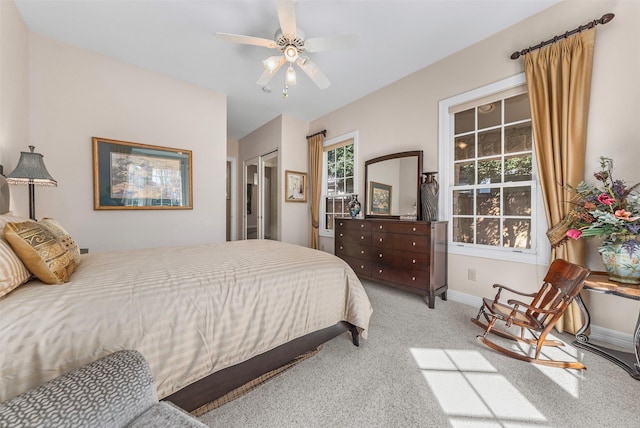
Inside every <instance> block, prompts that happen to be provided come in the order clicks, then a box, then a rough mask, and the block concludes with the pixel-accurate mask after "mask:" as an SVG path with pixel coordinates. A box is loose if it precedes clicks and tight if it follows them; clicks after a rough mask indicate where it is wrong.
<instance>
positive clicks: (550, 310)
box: [507, 299, 558, 314]
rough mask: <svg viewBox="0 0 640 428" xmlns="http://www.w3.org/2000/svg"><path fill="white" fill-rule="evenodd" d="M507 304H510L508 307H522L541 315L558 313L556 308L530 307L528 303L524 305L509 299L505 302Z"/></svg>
mask: <svg viewBox="0 0 640 428" xmlns="http://www.w3.org/2000/svg"><path fill="white" fill-rule="evenodd" d="M507 303H508V304H510V305H518V306H522V307H525V308H527V309H530V310H532V311H535V312H538V313H541V314H555V313H557V312H558V308H554V309H544V308H539V307H536V306H531V305H530V304H528V303H524V302H521V301H519V300H515V299H509V300H507Z"/></svg>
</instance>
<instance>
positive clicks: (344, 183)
mask: <svg viewBox="0 0 640 428" xmlns="http://www.w3.org/2000/svg"><path fill="white" fill-rule="evenodd" d="M357 140H358V137H357V132H352V133H349V134H346V135H343V136H340V137H337V138H332V139H330V140H327V141H325V142H324V153H323V159H322V161H323V167H322V183H323V186H322V196H321V201H322V202H321V206H320V235H322V236H329V237H332V236H333V223H334V220H335V218H340V217H346V216H348V215H349V202H350V201H351V195H352V194H353V193H355V189H357V188H358V186H357V182H356V177H357V173H356V165H357V162H356V146H357Z"/></svg>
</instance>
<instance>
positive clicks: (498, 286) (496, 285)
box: [493, 284, 536, 297]
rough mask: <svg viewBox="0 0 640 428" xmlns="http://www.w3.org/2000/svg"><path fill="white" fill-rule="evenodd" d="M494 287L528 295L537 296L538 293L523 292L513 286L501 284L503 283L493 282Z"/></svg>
mask: <svg viewBox="0 0 640 428" xmlns="http://www.w3.org/2000/svg"><path fill="white" fill-rule="evenodd" d="M493 288H500V289H502V290H507V291H510V292H512V293H515V294H519V295H521V296H527V297H535V296H536V293H523V292H522V291H518V290H514V289H513V288H509V287H507V286H506V285H501V284H493Z"/></svg>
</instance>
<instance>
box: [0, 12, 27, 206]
mask: <svg viewBox="0 0 640 428" xmlns="http://www.w3.org/2000/svg"><path fill="white" fill-rule="evenodd" d="M27 47H28V31H27V28H26V26H25V25H24V22H23V21H22V18H21V17H20V15H19V13H18V10H17V9H16V7H15V5H14V4H13V2H10V1H0V164H2V165H3V166H4V174H5V175H6V174H8V173H10V172H11V171H13V168H14V167H15V166H16V164H17V163H18V159H19V158H20V151H21V150H22V151H28V150H29V149H28V148H27V146H28V145H29V144H30V143H31V139H30V138H29V55H28V48H27ZM28 201H29V200H28V197H27V192H26V191H22V192H20V191H15V192H13V194H12V197H11V206H12V208H13V207H23V211H22V212H21V214H26V215H29V212H28V203H29V202H28Z"/></svg>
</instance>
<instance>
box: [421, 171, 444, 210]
mask: <svg viewBox="0 0 640 428" xmlns="http://www.w3.org/2000/svg"><path fill="white" fill-rule="evenodd" d="M437 173H438V172H437V171H431V172H423V173H422V175H424V182H423V183H422V186H420V198H421V202H422V220H424V221H436V220H438V194H439V192H440V184H438V181H437V180H436V177H435V176H436V174H437Z"/></svg>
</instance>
